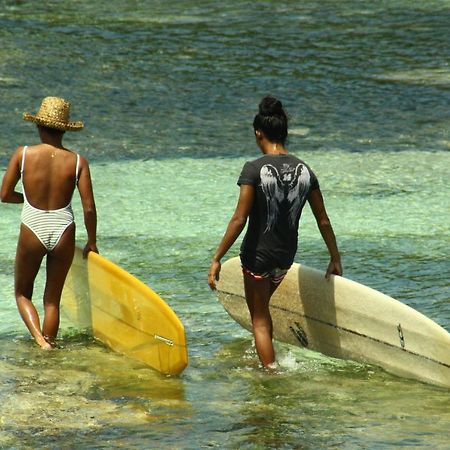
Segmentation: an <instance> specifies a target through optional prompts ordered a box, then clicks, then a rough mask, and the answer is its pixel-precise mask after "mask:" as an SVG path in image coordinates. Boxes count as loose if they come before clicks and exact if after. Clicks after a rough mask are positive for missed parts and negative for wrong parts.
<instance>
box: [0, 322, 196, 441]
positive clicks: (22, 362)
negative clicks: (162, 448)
mask: <svg viewBox="0 0 450 450" xmlns="http://www.w3.org/2000/svg"><path fill="white" fill-rule="evenodd" d="M0 341H1V346H2V356H1V358H0V369H1V370H0V377H1V378H0V401H1V402H2V409H1V413H0V423H1V433H0V448H15V447H14V446H15V445H17V443H18V442H20V443H21V445H20V448H44V447H45V448H66V447H64V445H66V444H68V443H71V445H70V448H73V447H72V445H75V444H76V443H77V442H79V443H80V445H81V444H82V445H84V446H85V447H84V448H87V447H89V448H102V447H101V445H99V441H98V440H99V439H100V440H101V436H102V435H104V436H109V437H110V438H112V439H113V440H114V439H115V438H114V436H116V437H117V439H118V440H119V441H120V439H124V437H125V436H128V437H129V436H130V435H131V434H132V433H134V432H137V431H139V430H140V431H139V432H141V433H142V431H145V430H147V428H148V427H149V426H150V424H151V423H152V422H155V421H156V422H158V423H159V424H160V425H164V423H166V426H167V427H168V428H171V427H172V426H173V424H174V423H176V422H177V421H179V420H185V418H186V417H189V416H190V415H191V412H190V406H189V404H188V402H187V401H186V399H185V391H184V384H183V382H182V381H181V380H180V379H175V378H167V377H164V376H161V375H160V374H159V373H157V372H156V371H154V370H152V369H150V368H148V367H147V366H144V365H143V364H140V363H138V362H136V361H134V360H131V359H129V358H126V357H123V356H121V355H118V354H116V353H114V352H111V351H110V350H109V349H107V348H105V347H103V346H102V345H100V344H98V343H97V342H96V341H94V340H93V339H92V338H91V337H90V336H89V334H87V333H86V334H84V333H80V332H79V331H74V330H71V329H66V330H62V332H61V337H60V339H59V341H58V342H59V348H57V349H55V350H52V351H48V352H43V351H41V350H40V349H39V348H38V347H37V346H36V345H35V344H34V342H33V341H32V340H31V339H29V338H28V337H23V336H17V335H7V336H5V335H3V336H2V337H0ZM44 442H45V446H42V447H41V444H42V443H44ZM58 443H59V444H58ZM9 445H11V447H10V446H9ZM67 448H69V447H67Z"/></svg>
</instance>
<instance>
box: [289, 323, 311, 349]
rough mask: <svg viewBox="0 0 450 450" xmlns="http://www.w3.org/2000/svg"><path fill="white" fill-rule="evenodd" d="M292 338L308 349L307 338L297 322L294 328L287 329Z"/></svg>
mask: <svg viewBox="0 0 450 450" xmlns="http://www.w3.org/2000/svg"><path fill="white" fill-rule="evenodd" d="M289 328H290V330H291V331H292V333H293V334H294V336H295V337H296V338H297V340H298V342H300V344H301V345H303V347H308V336H306V333H305V330H304V329H303V328H302V327H301V326H300V324H299V323H298V322H295V328H294V327H293V326H290V327H289Z"/></svg>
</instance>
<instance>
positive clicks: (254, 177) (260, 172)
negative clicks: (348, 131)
mask: <svg viewBox="0 0 450 450" xmlns="http://www.w3.org/2000/svg"><path fill="white" fill-rule="evenodd" d="M237 184H238V185H241V184H249V185H252V186H254V187H255V201H254V204H253V208H252V210H251V212H250V217H249V222H248V227H247V232H246V234H245V237H244V240H243V242H242V245H241V257H242V258H243V260H244V259H245V261H249V263H248V264H249V265H250V266H252V261H255V260H256V259H259V260H264V261H266V262H267V263H268V264H269V265H271V266H273V268H275V267H279V268H282V269H284V268H288V267H290V266H291V264H292V262H293V261H294V257H295V253H296V251H297V238H298V224H299V220H300V216H301V213H302V209H303V206H304V205H305V202H306V200H307V198H308V195H309V193H310V192H311V190H313V189H318V188H319V183H318V181H317V178H316V176H315V175H314V173H313V172H312V170H311V169H310V168H309V167H308V166H307V165H306V164H305V163H304V162H303V161H302V160H300V159H299V158H297V157H296V156H293V155H290V154H286V155H264V156H262V157H260V158H258V159H256V160H254V161H249V162H246V163H245V165H244V167H243V169H242V172H241V175H240V177H239V180H238V183H237Z"/></svg>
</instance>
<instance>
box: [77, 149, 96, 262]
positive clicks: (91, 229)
mask: <svg viewBox="0 0 450 450" xmlns="http://www.w3.org/2000/svg"><path fill="white" fill-rule="evenodd" d="M78 191H79V192H80V198H81V204H82V206H83V213H84V225H85V227H86V232H87V236H88V240H87V243H86V246H85V247H84V250H83V257H85V258H86V257H87V254H88V253H89V252H90V251H92V252H95V253H98V249H97V209H96V207H95V200H94V191H93V188H92V180H91V172H90V170H89V164H88V162H87V161H86V159H85V158H83V157H81V160H80V175H79V178H78Z"/></svg>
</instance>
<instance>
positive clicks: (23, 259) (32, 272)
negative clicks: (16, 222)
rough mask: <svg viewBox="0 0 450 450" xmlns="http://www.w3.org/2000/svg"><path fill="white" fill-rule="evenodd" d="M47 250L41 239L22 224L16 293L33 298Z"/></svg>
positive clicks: (16, 270)
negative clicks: (34, 286)
mask: <svg viewBox="0 0 450 450" xmlns="http://www.w3.org/2000/svg"><path fill="white" fill-rule="evenodd" d="M45 254H46V250H45V248H44V246H43V245H42V243H41V241H39V239H38V238H37V237H36V236H35V234H34V233H33V232H32V231H31V230H30V229H29V228H28V227H26V226H25V225H21V226H20V233H19V241H18V243H17V250H16V261H15V268H14V284H15V291H16V295H17V294H21V295H25V296H26V297H27V298H30V299H31V296H32V294H33V285H34V280H35V279H36V275H37V273H38V272H39V268H40V266H41V263H42V259H43V257H44V256H45Z"/></svg>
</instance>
